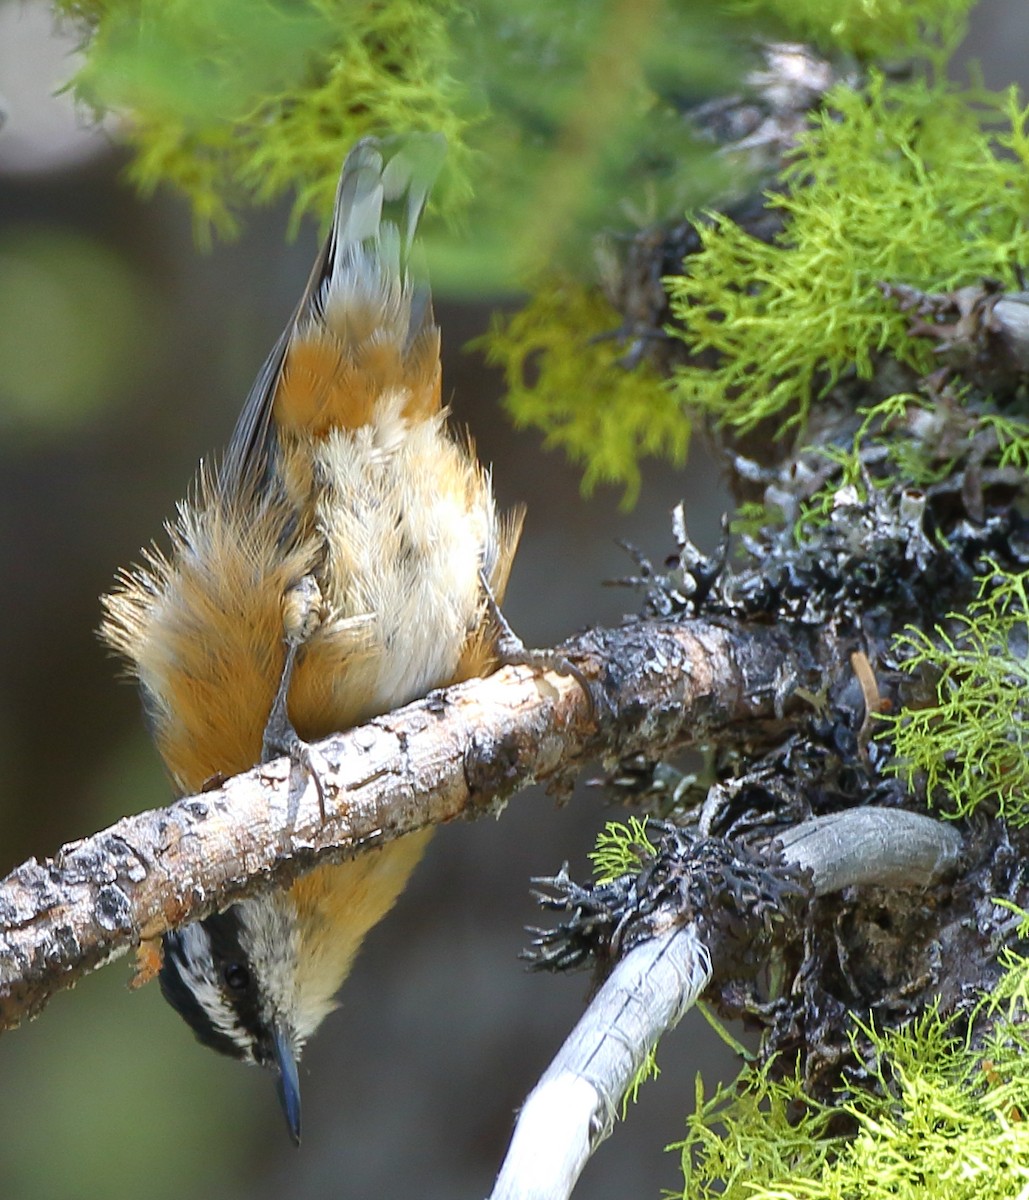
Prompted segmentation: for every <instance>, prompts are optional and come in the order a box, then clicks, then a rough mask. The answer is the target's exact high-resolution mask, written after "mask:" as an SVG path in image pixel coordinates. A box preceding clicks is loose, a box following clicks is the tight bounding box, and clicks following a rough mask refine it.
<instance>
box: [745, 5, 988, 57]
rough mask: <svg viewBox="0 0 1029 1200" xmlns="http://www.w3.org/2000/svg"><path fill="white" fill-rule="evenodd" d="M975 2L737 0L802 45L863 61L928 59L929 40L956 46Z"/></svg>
mask: <svg viewBox="0 0 1029 1200" xmlns="http://www.w3.org/2000/svg"><path fill="white" fill-rule="evenodd" d="M974 3H975V0H834V3H832V4H826V3H824V0H731V2H730V7H731V8H732V9H736V10H738V11H740V12H744V13H748V14H754V15H761V14H767V15H768V16H770V17H772V18H774V19H775V20H777V21H778V22H780V23H781V24H782V25H783V26H784V27H785V29H786V30H787V31H788V32H789V33H790V34H791V35H792V36H794V37H796V38H798V39H799V40H801V41H810V42H815V43H816V44H817V45H819V46H822V47H823V48H826V49H828V50H830V51H833V52H836V53H839V52H840V51H849V52H850V53H852V54H856V55H859V56H860V57H862V58H869V57H878V58H894V57H900V56H905V55H910V54H924V53H925V50H926V45H927V42H928V41H929V39H931V38H932V39H938V40H940V41H942V42H943V43H944V44H945V45H950V44H952V43H954V42H955V41H956V40H957V38H958V37H959V36H960V33H961V32H962V30H963V28H964V18H965V15H966V13H967V12H968V10H969V9H970V8H971V7H972V5H973V4H974Z"/></svg>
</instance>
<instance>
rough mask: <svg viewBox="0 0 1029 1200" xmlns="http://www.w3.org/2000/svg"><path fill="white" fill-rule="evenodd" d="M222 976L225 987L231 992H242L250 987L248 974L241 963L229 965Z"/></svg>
mask: <svg viewBox="0 0 1029 1200" xmlns="http://www.w3.org/2000/svg"><path fill="white" fill-rule="evenodd" d="M222 975H223V977H224V979H225V985H226V987H228V989H229V990H230V991H232V992H243V991H246V989H247V988H248V987H249V986H250V972H249V971H248V970H247V969H246V967H244V966H243V965H242V963H229V965H228V966H227V967H226V968H225V970H224V971H223V972H222Z"/></svg>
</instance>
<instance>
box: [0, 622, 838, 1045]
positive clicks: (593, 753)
mask: <svg viewBox="0 0 1029 1200" xmlns="http://www.w3.org/2000/svg"><path fill="white" fill-rule="evenodd" d="M563 652H564V653H565V654H566V655H567V656H568V657H569V658H570V659H572V660H573V661H574V662H576V663H577V664H578V666H579V667H580V668H581V670H582V671H583V672H584V674H585V675H586V676H587V677H588V678H589V679H590V680H591V681H593V684H594V686H593V691H594V700H595V712H594V714H593V715H592V716H591V714H590V706H589V704H588V703H587V699H586V697H585V696H584V695H583V693H582V690H581V688H580V687H579V685H578V684H577V683H576V682H575V681H574V680H572V679H569V678H567V677H563V676H560V675H556V674H553V673H547V674H545V675H538V674H535V673H533V672H532V671H531V670H528V669H526V668H508V669H506V670H503V671H500V672H498V673H497V674H495V675H493V676H491V677H490V678H488V679H477V680H473V681H470V682H468V683H465V684H462V685H459V686H457V687H453V688H450V689H447V690H445V691H441V692H435V693H433V694H431V695H430V696H428V697H426V698H425V699H424V700H422V701H419V702H417V703H415V704H412V705H409V706H408V707H407V708H405V709H402V710H400V711H398V712H396V713H391V714H388V715H386V716H383V717H381V718H378V719H376V720H374V721H371V722H369V723H368V724H367V725H365V726H362V727H360V728H358V729H353V730H350V731H349V732H347V733H345V734H340V735H337V736H335V737H332V738H328V739H326V740H325V741H324V742H321V743H319V745H318V747H317V758H319V759H321V760H322V762H323V764H324V765H323V769H322V770H321V771H320V773H319V775H320V779H321V782H322V787H323V792H324V798H325V820H324V822H323V821H322V819H321V814H320V811H319V804H318V800H317V796H316V792H315V788H314V786H313V784H312V782H311V780H310V779H307V778H305V777H304V775H303V772H302V770H301V769H299V768H298V769H297V770H296V771H294V772H293V774H292V777H291V772H290V766H289V763H288V760H285V759H283V760H278V761H276V762H273V763H269V764H266V765H263V766H260V767H256V768H254V769H253V770H251V771H249V772H247V773H246V774H244V775H240V776H237V777H236V778H234V779H231V780H229V781H228V782H227V783H225V785H224V786H222V787H219V788H217V790H211V791H208V792H206V793H204V794H202V795H199V796H193V797H189V798H187V799H184V800H180V801H179V802H178V803H176V804H173V805H172V806H171V807H169V808H164V809H155V810H153V811H150V812H144V813H141V814H139V815H138V816H132V817H126V818H124V819H123V820H121V821H118V822H117V823H116V824H114V825H112V826H111V827H110V828H108V829H106V830H104V831H103V832H101V833H98V834H96V835H95V836H93V837H90V838H86V839H84V840H82V841H79V842H74V843H71V844H70V845H67V846H65V847H63V848H62V849H61V850H60V851H59V852H58V853H57V855H56V856H55V857H54V858H52V859H45V860H44V861H43V862H37V861H36V860H35V859H30V860H29V861H28V862H26V863H24V864H23V865H22V866H20V867H18V868H17V869H15V870H14V871H12V873H11V874H10V875H9V876H8V877H7V878H6V880H4V881H3V882H2V883H0V1029H4V1028H10V1027H13V1026H15V1025H17V1024H18V1023H19V1022H20V1021H22V1020H24V1019H25V1018H27V1017H33V1016H35V1015H36V1014H37V1013H39V1012H40V1011H41V1009H42V1008H43V1007H44V1005H45V1004H46V1002H47V1000H48V999H49V997H50V996H51V995H52V994H53V993H54V992H56V991H58V990H59V989H61V988H63V987H69V986H72V985H74V983H75V982H76V981H77V980H78V979H79V978H80V977H81V976H82V975H84V974H86V973H87V972H89V971H92V970H94V969H95V968H97V967H99V966H101V965H103V964H104V963H106V962H108V961H110V960H111V959H112V958H115V957H117V956H119V955H120V954H123V953H125V951H126V950H128V949H129V947H131V946H132V945H135V944H138V943H139V942H140V941H143V940H146V939H149V938H155V937H157V936H159V935H160V934H161V933H163V932H164V931H166V930H167V929H170V928H173V927H175V926H177V925H181V924H184V923H186V922H189V921H194V920H197V919H199V918H201V917H203V916H206V915H207V914H209V913H211V912H214V911H216V910H218V909H221V908H224V907H225V906H226V905H228V904H229V903H231V902H233V901H235V900H238V899H240V898H241V897H243V896H246V895H251V894H253V893H255V892H257V891H260V890H262V889H265V888H269V887H272V886H276V885H281V884H284V883H286V882H288V881H289V880H290V879H292V878H293V877H294V876H296V875H297V874H299V873H300V872H302V871H303V870H305V869H307V868H310V867H311V866H312V865H313V864H314V863H315V862H317V861H324V860H328V859H333V858H335V859H340V858H345V857H348V856H351V855H354V854H356V853H359V852H360V851H362V850H365V849H368V848H370V847H372V846H376V845H379V844H381V843H382V842H385V841H388V840H389V839H391V838H394V837H399V836H400V835H401V834H404V833H408V832H411V831H412V830H415V829H420V828H422V827H424V826H426V825H434V824H442V823H444V822H446V821H450V820H453V819H454V818H455V817H458V816H465V817H475V816H479V815H482V814H483V813H485V812H495V811H496V810H497V808H498V806H502V805H503V803H504V802H505V801H506V800H507V799H508V797H510V796H511V795H513V794H514V793H515V792H517V791H519V790H520V789H522V788H524V787H526V786H528V785H529V784H531V783H533V782H536V781H540V780H545V781H547V782H548V784H549V785H550V786H551V787H556V788H561V787H566V786H568V784H569V781H570V779H571V778H572V777H573V776H574V773H575V772H576V771H577V770H578V769H579V768H580V767H582V766H583V765H584V764H585V763H587V762H589V761H591V760H593V759H596V758H597V757H598V756H599V757H601V758H603V759H605V760H607V761H614V760H617V759H618V758H621V757H623V756H627V755H629V754H635V753H643V754H647V755H653V756H654V757H658V756H659V755H661V754H663V753H665V752H667V751H668V750H669V749H670V748H672V747H675V746H679V745H688V744H696V743H699V742H704V741H708V740H710V739H711V738H712V737H713V735H714V734H715V733H716V732H718V735H719V737H721V738H724V737H726V736H730V735H731V732H732V730H733V728H734V727H738V732H739V733H742V732H744V731H746V732H747V733H748V735H749V736H753V735H755V734H757V733H759V732H760V729H759V728H758V726H759V725H760V724H761V723H767V722H777V723H781V722H782V720H783V718H784V715H785V713H786V710H788V709H789V707H790V704H791V701H790V699H789V697H790V694H791V692H792V691H793V690H794V688H795V687H796V686H797V685H799V684H803V685H804V686H805V687H814V686H816V681H817V680H818V679H820V678H822V677H824V674H825V672H827V671H829V670H833V671H837V672H838V671H839V670H840V669H842V668H841V666H840V664H839V663H838V662H837V661H836V656H835V653H834V648H833V647H832V646H831V645H829V644H827V643H826V642H825V641H823V640H821V639H820V637H819V634H818V632H817V631H816V630H814V629H811V628H806V627H800V626H798V627H795V628H792V629H791V628H789V627H786V626H782V625H780V626H776V627H772V626H746V625H743V624H739V623H735V622H731V621H725V622H721V623H715V622H711V621H700V620H697V621H691V622H682V623H670V622H669V623H660V622H653V623H646V622H637V623H634V624H631V625H627V626H625V627H624V628H622V629H617V630H595V631H592V632H590V633H588V634H585V635H583V636H582V637H580V638H578V639H576V640H574V641H572V642H569V643H568V644H566V645H565V646H564V647H563ZM794 703H795V704H796V705H797V706H799V705H801V703H802V702H801V701H799V700H798V701H795V702H794Z"/></svg>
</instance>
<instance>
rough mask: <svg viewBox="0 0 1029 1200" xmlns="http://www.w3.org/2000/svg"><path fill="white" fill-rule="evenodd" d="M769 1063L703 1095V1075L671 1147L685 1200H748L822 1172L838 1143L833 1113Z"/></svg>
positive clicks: (796, 1078) (797, 1081)
mask: <svg viewBox="0 0 1029 1200" xmlns="http://www.w3.org/2000/svg"><path fill="white" fill-rule="evenodd" d="M772 1071H773V1068H772V1065H771V1064H770V1063H765V1064H764V1065H763V1066H761V1067H754V1068H748V1069H747V1070H745V1071H743V1072H742V1073H741V1075H740V1077H739V1078H738V1079H737V1080H736V1082H735V1083H734V1084H732V1085H731V1086H729V1087H721V1088H718V1089H717V1090H716V1091H715V1092H714V1094H713V1095H711V1096H710V1097H708V1096H707V1095H706V1093H705V1089H704V1082H703V1080H702V1079H701V1077H700V1075H698V1076H697V1081H696V1096H695V1102H694V1109H693V1112H692V1114H691V1115H690V1116H689V1117H688V1118H687V1120H686V1136H685V1138H684V1139H683V1140H682V1141H681V1142H675V1143H673V1144H672V1145H671V1146H669V1147H668V1149H669V1150H670V1151H673V1152H675V1153H678V1154H679V1156H680V1160H681V1163H682V1173H683V1182H684V1187H683V1190H682V1192H681V1193H671V1194H670V1195H676V1196H679V1195H681V1196H682V1200H706V1198H707V1197H714V1196H722V1197H724V1198H725V1200H750V1197H752V1196H753V1195H754V1189H755V1188H760V1187H762V1186H764V1185H767V1184H768V1183H770V1182H772V1181H777V1180H783V1181H787V1180H789V1179H791V1178H792V1177H793V1176H794V1175H795V1174H801V1175H815V1174H817V1173H818V1172H819V1171H821V1170H822V1169H823V1168H824V1166H825V1164H826V1162H827V1161H828V1159H829V1158H830V1156H831V1155H832V1153H833V1152H834V1149H835V1146H836V1145H837V1143H838V1139H832V1138H830V1137H829V1136H828V1132H829V1122H830V1120H831V1119H832V1117H833V1115H834V1110H833V1109H831V1108H828V1107H825V1106H822V1105H818V1104H814V1103H812V1102H811V1101H810V1100H809V1099H808V1098H807V1096H806V1095H805V1093H804V1088H803V1085H802V1084H801V1082H800V1080H799V1078H798V1077H797V1076H795V1075H794V1076H788V1077H787V1078H786V1079H782V1080H779V1079H775V1078H774V1077H773V1074H772Z"/></svg>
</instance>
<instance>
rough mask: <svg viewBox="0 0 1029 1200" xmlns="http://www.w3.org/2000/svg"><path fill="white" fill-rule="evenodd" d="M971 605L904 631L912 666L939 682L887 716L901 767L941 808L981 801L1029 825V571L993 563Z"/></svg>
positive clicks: (948, 810)
mask: <svg viewBox="0 0 1029 1200" xmlns="http://www.w3.org/2000/svg"><path fill="white" fill-rule="evenodd" d="M979 583H980V586H979V593H978V596H977V598H976V599H975V600H974V601H973V602H972V603H971V604H970V605H969V608H968V612H967V613H952V614H951V615H950V617H949V621H948V627H947V628H946V629H944V628H937V629H935V630H933V631H932V632H930V633H926V632H925V631H923V630H920V629H915V628H909V629H908V630H907V632H906V633H904V634H903V635H902V636H901V637H900V638H899V639H898V649H899V651H900V653H901V654H902V655H903V666H904V669H905V670H906V671H908V672H909V673H912V674H915V673H919V674H925V675H927V676H928V677H929V678H930V679H934V680H935V701H933V702H931V703H929V704H927V705H926V706H924V707H919V708H906V709H904V710H903V711H902V712H900V713H898V714H896V715H894V716H890V715H887V716H884V717H881V718H880V719H881V720H882V721H884V722H885V724H886V731H885V736H888V737H889V738H891V739H892V742H893V753H894V760H895V767H894V769H895V770H896V771H897V773H898V774H900V775H901V777H902V778H903V779H904V780H905V781H906V783H907V785H908V786H909V787H914V786H915V785H916V784H918V783H921V784H923V785H924V787H925V791H926V794H927V796H928V798H929V799H930V801H931V802H932V803H933V804H934V805H935V806H936V807H937V809H938V810H939V811H940V813H941V815H943V816H948V817H962V816H965V815H967V814H968V813H970V812H972V811H973V810H974V809H975V808H977V807H978V806H979V805H980V804H982V803H983V802H989V803H991V804H993V805H995V806H996V810H997V811H998V812H999V813H1000V814H1001V815H1002V816H1004V817H1005V818H1006V819H1007V820H1008V821H1010V822H1011V823H1012V824H1013V825H1025V824H1027V823H1029V573H1027V574H1019V573H1012V572H1009V571H1004V570H1002V569H1001V568H1000V567H999V566H996V564H994V569H993V570H992V571H990V572H989V573H988V574H987V575H985V576H984V577H982V578H981V579H980V581H979Z"/></svg>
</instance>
